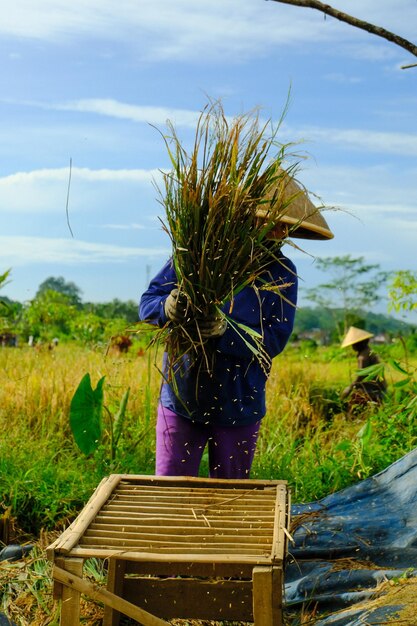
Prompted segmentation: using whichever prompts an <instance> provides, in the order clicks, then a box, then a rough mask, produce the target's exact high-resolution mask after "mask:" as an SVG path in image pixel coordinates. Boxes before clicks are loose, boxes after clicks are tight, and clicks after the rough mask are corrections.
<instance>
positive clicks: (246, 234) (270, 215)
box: [157, 102, 297, 368]
mask: <svg viewBox="0 0 417 626" xmlns="http://www.w3.org/2000/svg"><path fill="white" fill-rule="evenodd" d="M168 128H169V130H170V134H169V135H163V138H164V141H165V145H166V147H167V150H168V154H169V156H170V159H171V163H172V171H170V172H169V173H166V174H164V175H163V176H164V184H163V189H159V192H160V200H161V203H162V205H163V206H164V208H165V214H166V220H165V221H163V227H164V229H165V230H166V232H167V233H168V235H169V236H170V238H171V241H172V256H173V263H174V267H175V270H176V274H177V278H178V289H179V291H180V292H181V293H182V294H183V297H184V298H186V305H187V321H186V322H185V323H184V324H181V325H171V324H170V323H169V324H168V325H167V326H166V327H165V328H163V329H162V330H161V331H159V332H158V336H157V341H158V342H160V341H161V340H163V341H164V342H165V344H166V348H167V351H168V355H169V357H170V362H171V364H173V363H175V362H176V361H177V359H179V358H180V357H181V356H182V355H184V354H189V355H190V356H192V355H194V356H201V355H204V357H205V358H206V362H207V367H208V368H209V367H210V366H209V361H210V359H209V358H208V357H209V354H208V350H209V346H208V343H207V342H205V341H204V339H203V337H202V333H201V332H200V330H199V325H200V323H201V322H202V320H204V319H218V320H219V321H220V320H221V319H222V318H224V317H227V318H228V323H229V324H230V325H232V327H233V328H234V329H235V330H236V332H238V333H240V334H241V335H242V337H243V338H244V337H245V336H246V337H247V335H250V337H251V341H250V342H248V343H247V345H248V346H250V348H251V349H252V351H253V352H254V354H255V355H256V356H257V357H258V358H259V359H260V361H261V362H262V361H263V359H264V358H265V355H264V354H263V352H262V345H261V341H260V339H261V338H260V336H259V335H256V334H255V333H253V331H251V330H250V329H249V328H247V327H244V326H242V325H238V324H236V323H234V322H233V320H231V319H230V317H229V316H228V313H229V314H230V313H231V312H232V310H233V301H234V298H235V296H236V295H237V294H238V293H239V292H240V291H241V290H242V289H244V288H245V287H246V286H248V285H251V286H253V285H255V282H257V284H258V288H259V280H261V281H262V278H261V277H262V274H263V272H264V270H265V268H266V267H267V265H268V264H269V263H270V262H271V261H272V260H273V259H277V253H278V246H277V245H275V246H271V245H270V243H271V242H268V243H267V237H268V233H270V231H271V230H272V229H273V228H274V226H275V225H276V224H277V222H279V221H280V218H281V217H282V216H283V215H284V214H285V212H286V209H287V207H288V205H289V204H290V203H291V202H292V201H293V200H294V199H295V197H296V195H297V194H293V195H291V194H290V195H288V192H287V193H286V190H285V187H286V182H287V181H288V175H289V172H290V174H291V173H292V172H293V170H294V167H295V166H292V167H290V168H289V169H288V168H287V170H286V171H284V170H283V169H282V163H283V160H284V157H286V153H287V149H288V145H289V144H282V143H280V142H278V140H277V131H278V129H279V124H278V126H277V128H276V129H275V130H274V128H273V126H272V123H271V122H270V121H267V122H266V123H263V124H261V123H260V119H259V114H258V112H256V111H255V112H252V113H248V114H244V115H241V116H238V117H235V118H233V119H232V120H228V119H227V117H226V115H225V113H224V111H223V108H222V106H221V104H220V103H218V102H216V103H211V104H210V105H209V106H208V107H207V108H206V109H204V111H203V112H202V114H201V115H200V117H199V120H198V123H197V127H196V132H195V138H194V142H193V145H192V148H191V151H190V152H188V151H187V150H186V149H185V148H184V146H183V144H182V143H181V141H180V139H179V137H178V136H177V134H176V131H175V128H174V126H173V125H172V124H171V123H168ZM259 213H261V214H262V218H259ZM283 287H285V285H281V286H280V289H282V288H283ZM265 288H271V286H270V285H266V284H265ZM275 289H278V288H277V287H275ZM226 302H230V306H229V309H228V313H224V312H222V310H221V307H222V306H223V305H224V304H225V303H226Z"/></svg>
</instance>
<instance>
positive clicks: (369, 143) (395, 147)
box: [293, 126, 417, 156]
mask: <svg viewBox="0 0 417 626" xmlns="http://www.w3.org/2000/svg"><path fill="white" fill-rule="evenodd" d="M296 135H297V136H299V137H302V138H303V139H305V140H307V141H320V142H326V143H330V144H336V145H340V146H344V147H349V148H354V149H360V150H366V151H368V152H378V153H379V154H398V155H400V156H407V155H408V156H417V135H416V134H413V133H388V132H378V131H371V130H366V129H359V128H350V129H349V128H348V129H339V128H318V127H314V126H310V127H306V128H304V129H293V136H296Z"/></svg>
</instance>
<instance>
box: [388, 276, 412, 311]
mask: <svg viewBox="0 0 417 626" xmlns="http://www.w3.org/2000/svg"><path fill="white" fill-rule="evenodd" d="M388 298H389V304H388V310H389V311H392V310H394V311H397V313H398V312H400V311H404V312H406V311H415V310H416V309H417V272H412V271H411V270H401V271H398V272H395V273H394V275H393V276H392V277H391V280H390V283H389V288H388Z"/></svg>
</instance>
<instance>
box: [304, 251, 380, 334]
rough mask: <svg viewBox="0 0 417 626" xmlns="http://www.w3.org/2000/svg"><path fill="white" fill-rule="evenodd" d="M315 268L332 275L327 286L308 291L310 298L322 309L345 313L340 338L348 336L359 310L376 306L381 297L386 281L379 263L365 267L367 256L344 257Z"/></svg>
mask: <svg viewBox="0 0 417 626" xmlns="http://www.w3.org/2000/svg"><path fill="white" fill-rule="evenodd" d="M316 265H317V268H318V269H319V270H322V271H323V272H325V273H326V275H327V276H329V278H330V280H329V282H327V283H323V284H321V285H318V286H316V287H314V288H312V289H309V290H308V292H307V298H308V299H309V300H311V301H312V302H314V303H316V304H317V305H318V306H319V307H324V308H328V309H329V308H330V309H337V308H340V309H341V310H342V311H343V326H342V327H341V328H340V329H339V335H342V334H344V333H346V331H347V328H348V326H350V325H352V324H356V325H358V324H357V317H358V311H360V310H363V309H365V310H366V308H367V307H371V306H373V305H374V304H376V303H377V302H378V301H379V300H380V298H381V296H380V294H379V291H378V288H376V286H378V287H379V286H380V285H381V283H382V282H383V281H384V280H385V279H386V273H384V272H381V271H379V265H378V264H366V263H365V259H364V257H358V258H352V257H351V256H350V255H349V254H348V255H345V256H335V257H323V258H318V259H316Z"/></svg>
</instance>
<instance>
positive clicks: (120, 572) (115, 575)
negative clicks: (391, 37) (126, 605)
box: [103, 559, 125, 626]
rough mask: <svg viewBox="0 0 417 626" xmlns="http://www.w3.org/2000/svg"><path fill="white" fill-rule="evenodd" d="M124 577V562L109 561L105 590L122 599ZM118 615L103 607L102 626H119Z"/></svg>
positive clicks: (117, 612)
mask: <svg viewBox="0 0 417 626" xmlns="http://www.w3.org/2000/svg"><path fill="white" fill-rule="evenodd" d="M124 575H125V561H121V560H120V559H109V569H108V573H107V589H108V591H111V592H112V593H115V594H116V595H117V596H120V597H121V598H122V597H123V582H124ZM119 622H120V613H119V611H116V610H115V609H112V608H111V607H110V606H105V607H104V618H103V626H119Z"/></svg>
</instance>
